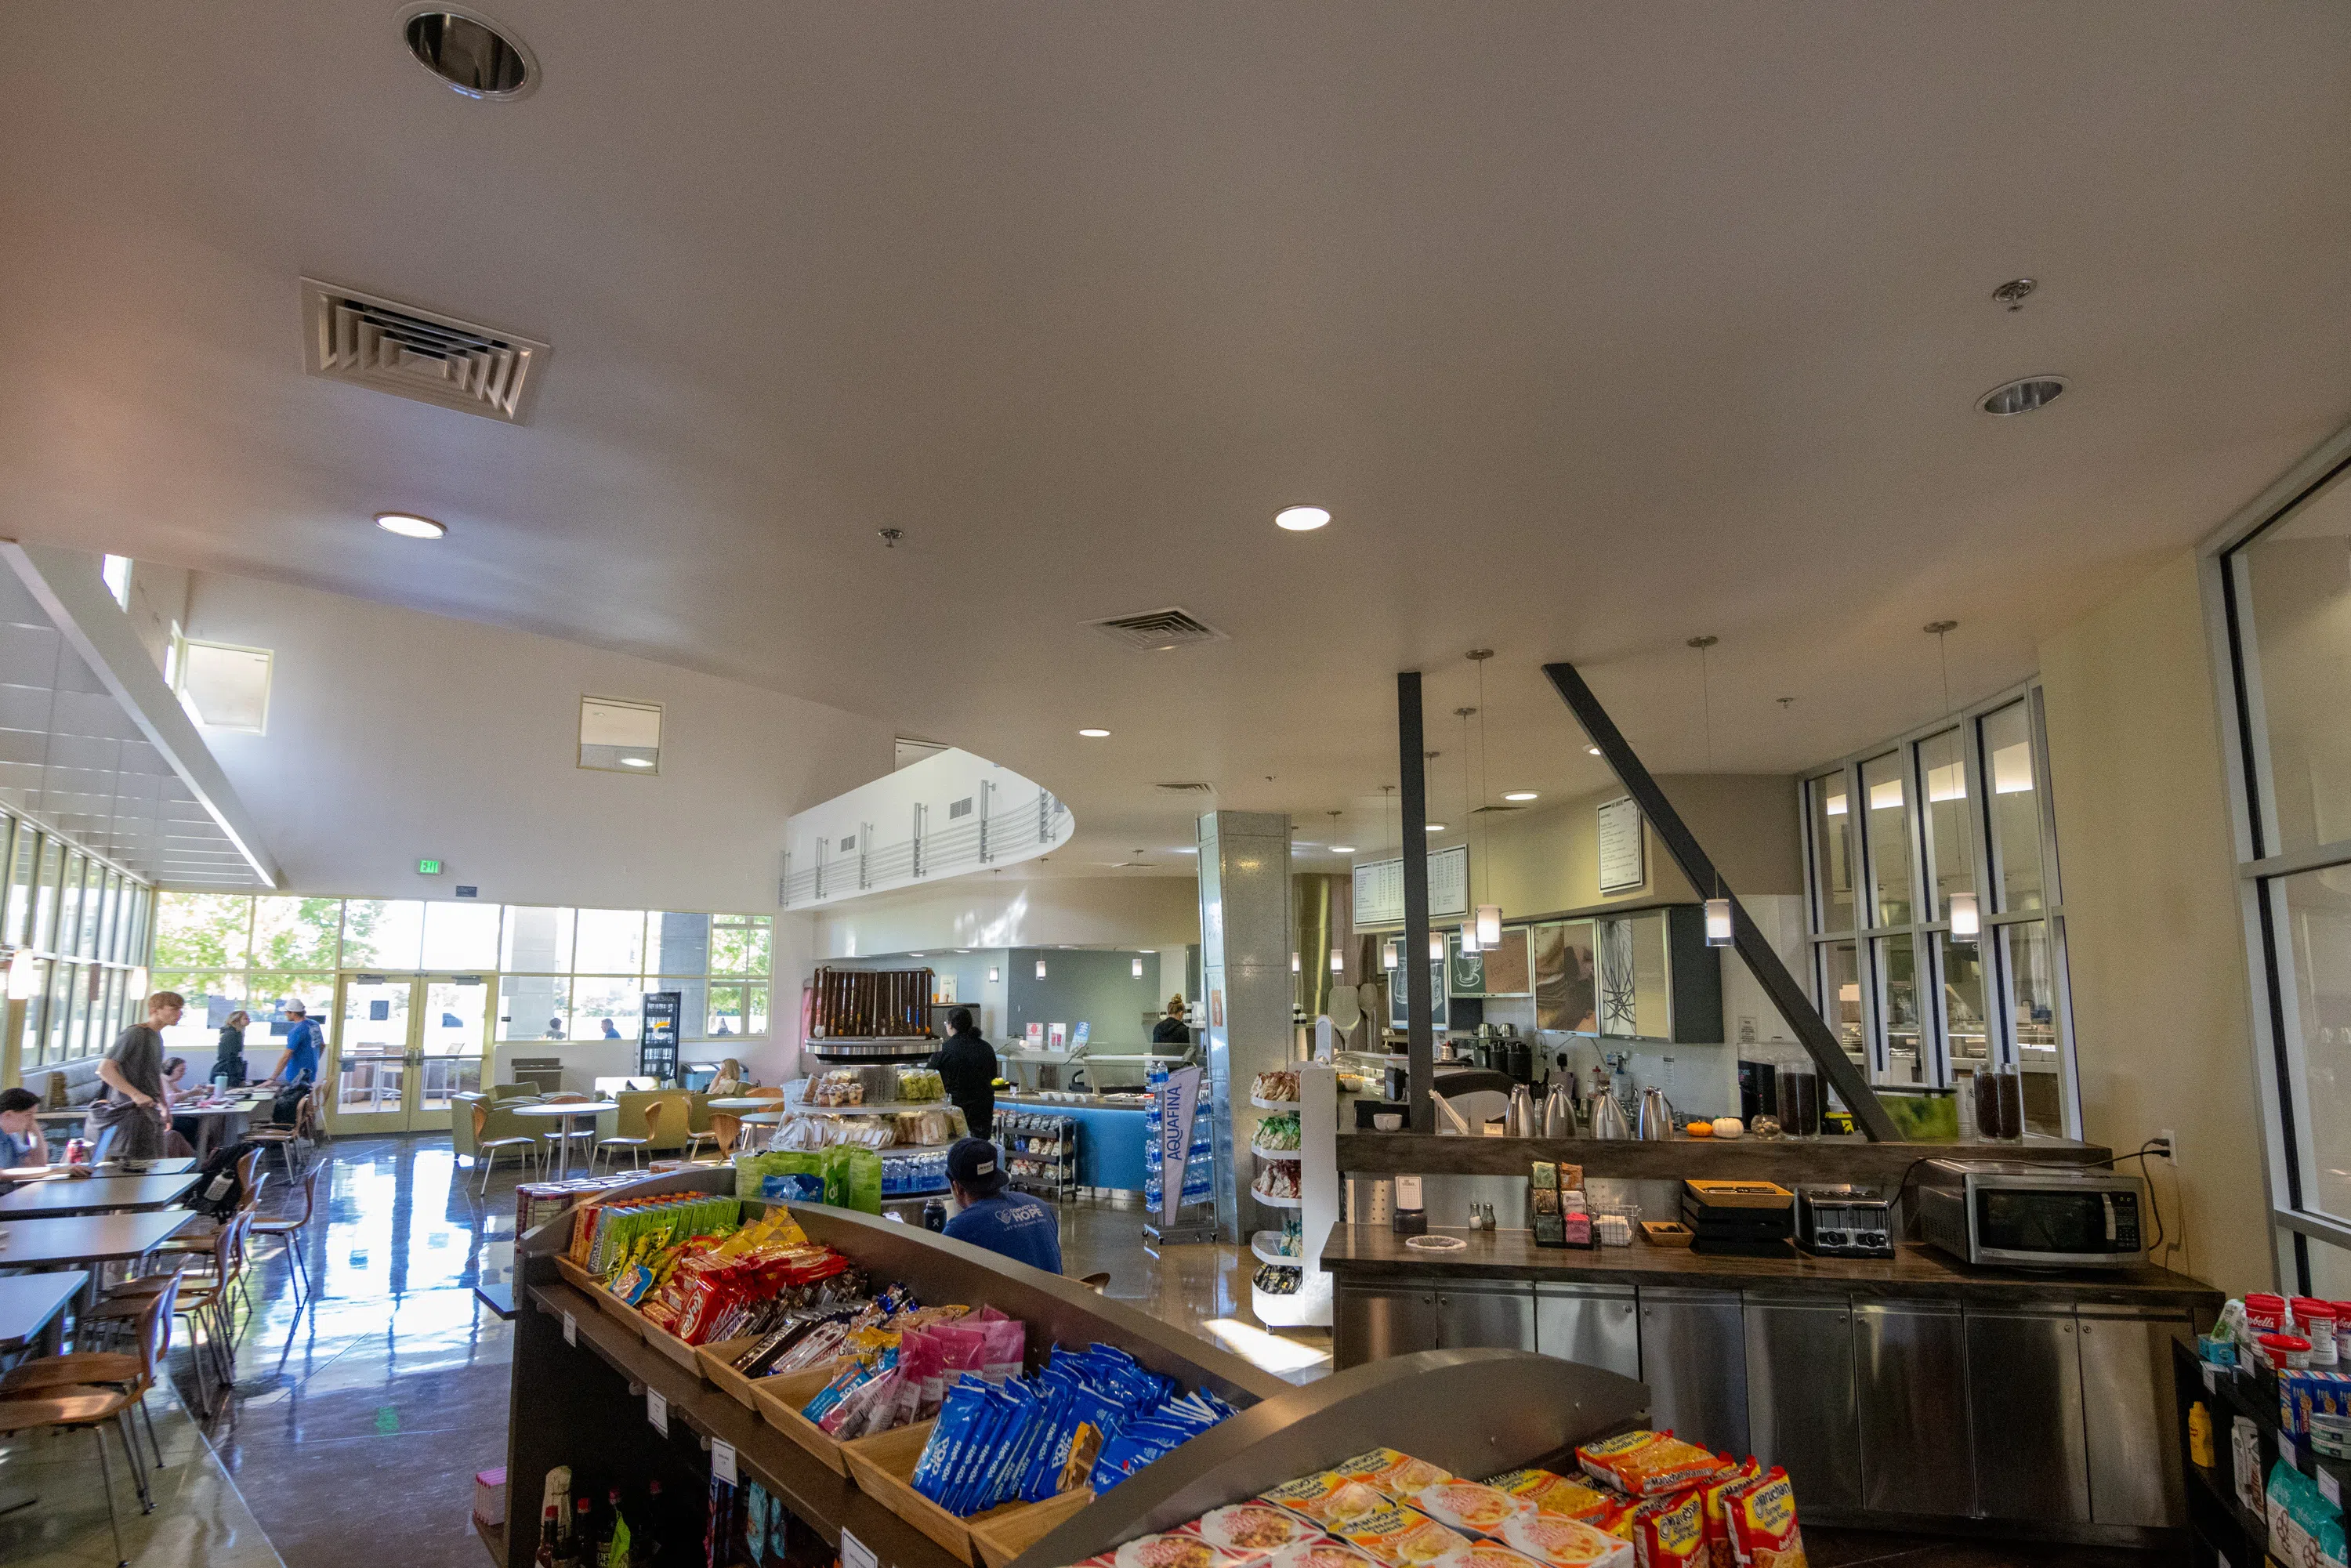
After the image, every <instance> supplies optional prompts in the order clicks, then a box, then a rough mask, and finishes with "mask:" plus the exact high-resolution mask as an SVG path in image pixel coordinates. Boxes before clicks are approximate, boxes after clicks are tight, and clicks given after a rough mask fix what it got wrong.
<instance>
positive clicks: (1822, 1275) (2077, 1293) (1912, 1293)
mask: <svg viewBox="0 0 2351 1568" xmlns="http://www.w3.org/2000/svg"><path fill="white" fill-rule="evenodd" d="M1429 1234H1430V1235H1432V1236H1453V1237H1458V1238H1459V1239H1461V1240H1462V1241H1464V1242H1466V1243H1467V1245H1466V1246H1464V1247H1463V1248H1462V1249H1460V1250H1459V1251H1458V1252H1426V1251H1421V1250H1418V1249H1414V1248H1411V1247H1407V1246H1406V1245H1405V1238H1404V1237H1401V1236H1398V1235H1396V1234H1395V1232H1393V1231H1391V1230H1390V1229H1389V1228H1387V1227H1385V1226H1372V1225H1334V1226H1332V1228H1331V1234H1330V1237H1329V1239H1327V1240H1325V1241H1324V1242H1323V1244H1322V1267H1323V1268H1325V1269H1327V1270H1330V1272H1331V1273H1332V1275H1333V1276H1334V1277H1335V1278H1336V1279H1338V1280H1339V1281H1342V1282H1353V1283H1362V1284H1370V1283H1374V1282H1377V1281H1416V1280H1417V1281H1427V1282H1428V1283H1431V1284H1438V1285H1441V1284H1444V1283H1446V1282H1448V1281H1449V1282H1454V1283H1464V1282H1467V1281H1471V1280H1531V1281H1536V1282H1538V1283H1541V1282H1550V1283H1553V1284H1580V1285H1634V1286H1643V1287H1659V1286H1674V1287H1680V1288H1683V1289H1698V1290H1716V1291H1748V1292H1750V1293H1752V1294H1756V1295H1828V1296H1851V1297H1855V1298H1868V1299H1877V1300H1892V1299H1900V1300H1910V1301H1917V1300H1928V1301H1965V1302H1969V1303H1970V1304H1973V1305H1978V1306H1995V1305H2016V1304H2022V1303H2046V1302H2051V1301H2067V1302H2074V1303H2080V1302H2093V1303H2104V1304H2109V1305H2120V1306H2144V1307H2179V1308H2192V1309H2194V1310H2196V1311H2197V1312H2199V1322H2200V1321H2202V1319H2204V1318H2209V1317H2210V1316H2211V1315H2213V1314H2215V1313H2217V1312H2219V1311H2220V1302H2221V1300H2222V1297H2221V1294H2220V1291H2216V1290H2214V1289H2213V1288H2212V1287H2211V1286H2210V1285H2207V1284H2205V1283H2203V1282H2202V1281H2198V1280H2191V1279H2189V1277H2188V1276H2187V1275H2185V1274H2175V1273H2173V1272H2172V1271H2171V1270H2168V1269H2158V1268H2155V1267H2154V1266H2152V1265H2149V1264H2141V1265H2139V1266H2137V1267H2136V1268H2131V1269H2113V1270H2086V1269H2085V1270H2069V1271H2065V1272H2047V1273H2044V1272H2040V1271H2036V1270H2024V1269H1974V1268H1970V1267H1968V1266H1967V1265H1966V1264H1963V1263H1961V1262H1959V1261H1958V1260H1956V1259H1953V1258H1950V1257H1948V1256H1946V1255H1945V1254H1943V1253H1941V1252H1939V1251H1937V1250H1935V1249H1932V1248H1928V1247H1925V1246H1922V1245H1920V1244H1918V1243H1917V1242H1905V1243H1903V1244H1902V1246H1901V1248H1900V1249H1899V1250H1898V1251H1897V1253H1896V1256H1895V1257H1893V1258H1887V1259H1879V1258H1811V1257H1806V1256H1804V1255H1803V1254H1802V1253H1798V1252H1795V1251H1793V1250H1791V1251H1790V1253H1789V1255H1788V1256H1787V1257H1785V1258H1725V1257H1718V1256H1713V1255H1710V1254H1708V1253H1703V1252H1692V1251H1690V1250H1689V1249H1687V1248H1681V1247H1652V1246H1650V1245H1649V1244H1647V1243H1646V1242H1642V1241H1636V1242H1635V1243H1634V1244H1633V1245H1632V1246H1630V1247H1596V1248H1593V1249H1591V1250H1590V1251H1584V1250H1583V1249H1576V1248H1564V1249H1562V1248H1555V1247H1537V1246H1536V1245H1535V1243H1534V1237H1533V1234H1532V1233H1531V1232H1530V1231H1525V1230H1457V1229H1453V1228H1448V1227H1443V1226H1435V1225H1432V1226H1430V1227H1429Z"/></svg>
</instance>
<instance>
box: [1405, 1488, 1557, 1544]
mask: <svg viewBox="0 0 2351 1568" xmlns="http://www.w3.org/2000/svg"><path fill="white" fill-rule="evenodd" d="M1412 1502H1413V1506H1414V1507H1416V1508H1417V1509H1419V1510H1420V1511H1421V1512H1423V1513H1425V1514H1426V1515H1428V1516H1429V1517H1430V1518H1431V1519H1434V1520H1437V1521H1439V1522H1441V1523H1445V1524H1449V1525H1451V1526H1453V1528H1454V1529H1456V1530H1466V1531H1470V1532H1471V1533H1472V1534H1476V1535H1495V1534H1499V1532H1500V1531H1501V1528H1502V1526H1503V1525H1505V1524H1507V1523H1509V1522H1510V1521H1511V1520H1513V1519H1516V1518H1518V1516H1519V1515H1520V1514H1522V1513H1531V1512H1533V1511H1534V1506H1535V1505H1534V1504H1533V1503H1531V1502H1529V1501H1528V1500H1526V1499H1524V1498H1518V1497H1512V1496H1511V1495H1510V1493H1509V1492H1506V1491H1503V1490H1500V1489H1499V1488H1497V1487H1490V1486H1481V1485H1480V1484H1479V1483H1478V1482H1476V1481H1438V1482H1437V1484H1436V1485H1435V1486H1429V1487H1423V1488H1421V1489H1420V1490H1418V1491H1417V1492H1415V1493H1414V1494H1413V1497H1412Z"/></svg>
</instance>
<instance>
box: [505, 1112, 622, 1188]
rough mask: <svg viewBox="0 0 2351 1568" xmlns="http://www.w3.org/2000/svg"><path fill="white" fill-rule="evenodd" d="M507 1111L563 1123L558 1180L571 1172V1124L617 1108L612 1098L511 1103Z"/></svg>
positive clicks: (558, 1152) (558, 1161) (557, 1148)
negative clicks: (533, 1103)
mask: <svg viewBox="0 0 2351 1568" xmlns="http://www.w3.org/2000/svg"><path fill="white" fill-rule="evenodd" d="M506 1109H507V1112H508V1113H510V1114H512V1115H517V1116H541V1117H545V1118H546V1119H547V1120H549V1121H550V1122H560V1123H562V1124H563V1126H562V1132H563V1134H564V1135H563V1136H562V1137H559V1138H558V1139H556V1140H555V1148H556V1155H555V1158H556V1171H555V1176H556V1179H557V1180H558V1181H560V1180H562V1179H563V1178H564V1177H565V1176H569V1175H570V1174H571V1124H572V1123H574V1122H576V1121H578V1120H579V1119H580V1117H582V1116H587V1117H590V1118H593V1117H596V1116H601V1115H602V1114H603V1113H605V1112H607V1111H611V1110H614V1109H617V1107H616V1106H615V1105H614V1104H613V1103H612V1102H611V1101H610V1100H561V1101H555V1102H552V1103H542V1104H538V1105H509V1106H507V1108H506Z"/></svg>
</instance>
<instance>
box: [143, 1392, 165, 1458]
mask: <svg viewBox="0 0 2351 1568" xmlns="http://www.w3.org/2000/svg"><path fill="white" fill-rule="evenodd" d="M139 1414H140V1415H141V1416H142V1417H143V1418H145V1420H146V1422H147V1446H148V1447H149V1448H152V1449H154V1450H155V1468H156V1469H159V1470H160V1469H162V1468H163V1445H162V1443H161V1442H159V1441H157V1440H156V1437H155V1412H154V1409H153V1408H152V1406H149V1405H148V1403H147V1396H145V1395H144V1394H142V1395H141V1396H139Z"/></svg>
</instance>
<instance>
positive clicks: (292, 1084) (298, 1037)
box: [269, 1002, 326, 1090]
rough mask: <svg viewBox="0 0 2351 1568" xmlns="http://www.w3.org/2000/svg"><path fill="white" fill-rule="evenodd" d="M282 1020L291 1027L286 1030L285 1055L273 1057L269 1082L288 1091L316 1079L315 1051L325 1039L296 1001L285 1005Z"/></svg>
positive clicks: (316, 1059)
mask: <svg viewBox="0 0 2351 1568" xmlns="http://www.w3.org/2000/svg"><path fill="white" fill-rule="evenodd" d="M286 1021H287V1023H289V1024H291V1025H293V1026H294V1027H293V1028H292V1029H290V1030H287V1031H286V1054H285V1055H283V1056H281V1057H279V1058H278V1059H277V1068H276V1070H275V1071H272V1072H271V1073H270V1074H269V1082H272V1083H280V1084H284V1085H285V1086H286V1087H287V1089H289V1090H291V1089H298V1088H300V1087H301V1086H302V1085H303V1084H305V1083H315V1082H318V1078H319V1048H320V1047H321V1046H323V1045H324V1044H325V1043H326V1042H325V1040H323V1039H322V1038H321V1036H320V1035H319V1026H318V1025H317V1024H315V1023H313V1022H311V1021H310V1015H309V1013H308V1011H306V1010H305V1009H303V1006H302V1004H301V1003H300V1002H287V1004H286Z"/></svg>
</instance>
